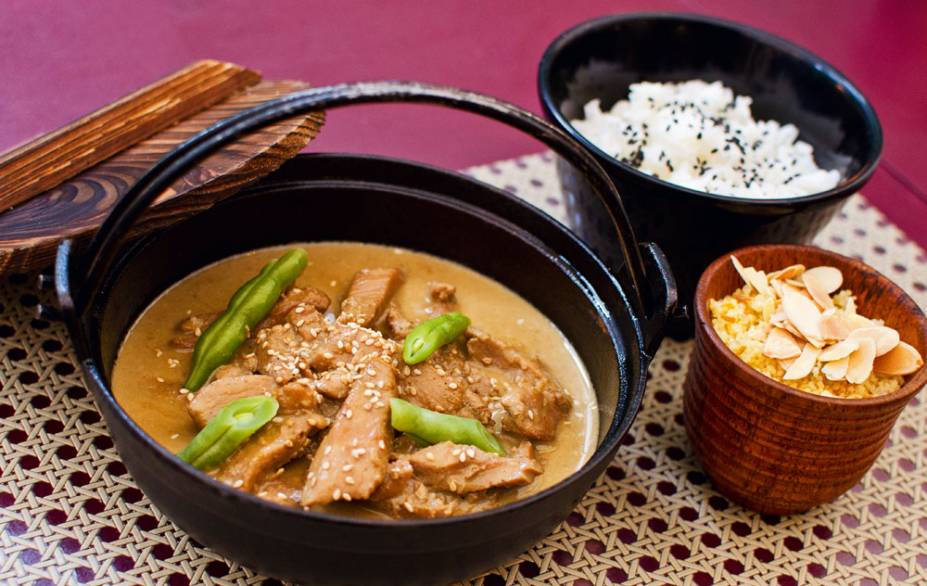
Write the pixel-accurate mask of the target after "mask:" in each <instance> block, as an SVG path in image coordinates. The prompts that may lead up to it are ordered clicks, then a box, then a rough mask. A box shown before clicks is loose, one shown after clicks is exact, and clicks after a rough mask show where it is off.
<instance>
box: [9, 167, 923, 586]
mask: <svg viewBox="0 0 927 586" xmlns="http://www.w3.org/2000/svg"><path fill="white" fill-rule="evenodd" d="M469 173H470V174H471V175H473V176H474V177H476V178H478V179H481V180H483V181H487V182H489V183H492V184H495V185H498V186H501V187H504V188H506V189H508V190H510V191H512V192H514V193H516V194H518V195H520V196H522V197H524V198H526V199H527V200H529V201H531V202H532V203H534V204H536V205H538V206H540V207H542V208H544V209H545V210H546V211H548V212H549V213H550V214H552V215H553V216H555V217H557V218H562V217H563V214H564V210H563V205H562V202H561V199H560V194H559V191H558V183H557V179H556V174H555V171H554V165H553V163H552V160H551V157H550V155H549V154H547V153H544V154H540V155H531V156H527V157H523V158H520V159H516V160H513V161H506V162H500V163H495V164H492V165H488V166H484V167H477V168H474V169H471V170H469ZM844 212H845V213H843V214H841V215H840V216H839V217H838V218H836V219H835V220H834V221H833V222H832V223H831V224H830V225H829V226H828V227H827V228H826V229H825V230H824V232H823V233H822V234H821V235H820V236H819V238H818V240H817V243H818V244H819V245H821V246H824V247H827V248H831V249H834V250H837V251H839V252H842V253H844V254H848V255H853V256H857V257H859V258H862V259H864V260H865V261H866V262H868V263H869V264H871V265H873V266H875V267H876V268H878V269H879V270H880V271H882V272H883V273H885V274H886V275H888V276H890V277H891V278H892V279H893V280H895V281H896V282H897V283H899V284H900V285H901V286H903V287H904V288H905V289H906V290H907V291H909V292H910V293H911V294H912V295H913V296H914V298H915V299H916V300H917V301H918V303H919V304H921V306H922V307H923V306H927V258H925V256H924V253H923V251H921V250H920V249H919V248H918V247H917V246H916V245H915V244H914V243H912V242H910V241H909V240H907V239H906V238H905V237H904V235H903V234H901V233H900V232H899V231H898V229H896V228H895V227H894V226H892V225H891V224H889V223H888V222H887V221H886V220H885V219H884V217H883V216H882V215H881V214H880V213H879V212H878V211H877V210H875V209H874V208H872V207H871V206H870V205H868V204H867V202H866V201H865V200H864V199H863V198H862V197H859V196H856V197H854V198H853V199H851V200H850V202H849V203H848V204H847V206H846V208H845V210H844ZM34 282H35V279H34V275H19V276H14V277H12V278H9V279H6V280H3V281H2V282H0V384H2V392H0V466H2V471H0V544H2V545H0V583H4V584H12V583H30V584H53V583H55V584H60V583H68V584H72V583H94V584H125V583H144V584H152V583H154V584H172V585H176V584H258V583H265V584H271V583H275V581H273V580H266V579H264V578H263V577H262V576H259V575H256V574H254V573H253V572H251V571H250V570H249V569H247V568H244V567H242V566H240V565H238V564H236V563H234V562H232V561H229V560H226V559H223V558H222V557H221V556H219V555H216V554H215V553H212V552H210V551H209V550H208V549H206V548H204V547H203V546H201V545H199V544H197V543H195V542H194V541H192V540H191V539H190V538H189V537H187V536H186V535H185V534H184V533H183V532H182V531H181V530H180V529H178V528H177V527H176V526H174V525H173V524H172V523H171V522H170V521H168V520H167V519H166V518H164V516H163V515H162V514H161V513H160V512H159V511H158V510H157V509H156V508H155V507H153V506H152V505H151V503H150V502H149V501H148V500H147V499H146V498H145V496H144V495H143V494H142V493H141V492H140V491H139V490H138V488H136V486H135V485H134V483H133V482H132V478H131V477H130V476H129V475H128V474H127V472H126V469H125V467H124V466H123V465H122V464H121V463H120V462H119V459H118V456H117V454H116V451H115V449H114V448H113V444H112V441H111V440H110V439H109V437H108V435H107V433H106V427H105V425H104V423H103V422H102V421H101V418H100V415H99V413H98V412H97V410H96V408H95V406H94V403H93V399H92V397H91V396H90V395H89V394H88V392H87V391H86V390H85V389H84V387H83V383H82V381H81V377H80V374H79V372H78V371H77V369H76V367H75V362H74V357H73V355H72V353H71V349H70V345H69V342H68V338H67V334H66V332H65V329H64V327H63V326H62V324H60V323H49V322H46V321H41V320H36V319H34V318H33V313H34V308H35V306H36V304H37V303H39V302H49V301H51V300H50V298H49V297H50V296H49V295H48V294H47V293H46V292H40V291H37V290H36V289H35V287H34ZM689 346H690V344H689V343H676V342H673V341H667V342H665V343H664V344H663V347H662V348H661V350H660V352H659V353H658V355H657V358H656V360H655V361H654V364H653V365H652V366H651V369H650V370H651V372H650V375H651V380H650V383H649V385H648V390H647V395H646V398H645V400H644V405H643V408H642V410H641V413H640V415H639V416H638V418H637V420H636V422H635V424H634V426H633V427H632V428H631V432H630V433H629V434H628V436H627V437H626V438H625V440H624V442H623V444H624V445H623V447H622V448H621V449H620V450H619V452H618V456H617V457H616V459H615V461H614V462H613V463H612V465H611V466H610V467H609V468H608V471H607V472H606V474H605V475H603V476H602V478H600V479H599V480H598V482H597V483H596V485H595V486H594V488H593V489H592V490H591V491H590V492H589V493H588V494H587V495H586V498H585V499H583V501H582V503H581V505H580V506H579V507H578V508H577V509H576V510H575V511H574V512H573V513H572V514H571V515H570V516H569V518H568V519H567V521H566V522H565V523H563V524H562V525H560V526H559V527H558V528H557V529H556V530H555V531H554V532H553V533H552V534H551V535H550V536H548V537H547V538H546V539H545V540H544V541H542V542H541V543H538V544H537V545H536V546H535V547H533V548H532V549H531V550H529V551H527V552H525V553H524V554H522V555H521V556H520V557H519V558H517V559H514V560H512V561H511V562H510V563H508V564H506V565H505V566H504V567H501V568H497V569H496V570H494V571H492V572H489V573H488V574H486V575H484V576H481V577H478V578H476V579H475V580H473V582H472V583H474V584H484V585H486V586H496V585H502V584H538V585H540V584H572V585H575V586H590V585H593V584H594V585H596V586H601V585H606V584H618V583H626V584H641V583H653V582H663V583H695V584H699V585H705V584H712V583H716V584H720V583H744V582H751V583H764V584H769V583H772V584H776V583H778V584H809V583H810V584H813V583H821V584H823V583H842V584H865V585H868V584H890V583H899V582H907V583H910V584H922V583H927V474H925V472H927V400H924V399H918V398H915V399H913V400H912V401H911V404H910V405H909V406H908V408H907V409H906V410H905V412H904V413H903V414H902V415H901V418H900V419H899V421H898V423H897V425H896V426H895V429H894V432H893V433H892V435H891V439H890V440H889V442H888V445H887V446H886V448H885V450H884V452H883V453H882V455H881V456H880V457H879V459H878V460H877V462H876V464H875V466H874V467H873V469H872V470H871V471H870V472H869V474H867V475H866V477H865V478H864V479H863V481H862V482H861V483H860V484H859V485H857V486H856V487H854V488H853V489H852V490H851V491H850V492H849V493H847V494H846V495H845V496H843V497H841V498H840V499H838V500H837V501H836V502H834V503H832V504H830V505H826V506H823V507H820V508H818V509H815V510H814V511H811V512H810V513H807V514H804V515H795V516H791V517H782V518H779V517H766V516H760V515H758V514H755V513H752V512H750V511H746V510H744V509H742V508H740V507H738V506H736V505H733V504H731V503H729V502H728V501H727V500H726V499H724V498H723V497H722V496H720V495H719V494H717V493H716V492H715V491H714V490H713V489H712V488H711V485H710V483H709V482H708V480H707V479H706V477H705V475H704V474H703V473H702V472H701V471H700V470H699V467H698V464H697V462H696V461H695V460H694V459H693V457H692V456H691V454H690V450H689V446H688V441H687V439H686V435H685V431H684V429H683V427H682V424H681V411H682V406H681V398H682V397H681V395H682V391H681V385H682V379H683V376H684V374H685V371H686V364H687V359H688V355H689V349H690V348H689Z"/></svg>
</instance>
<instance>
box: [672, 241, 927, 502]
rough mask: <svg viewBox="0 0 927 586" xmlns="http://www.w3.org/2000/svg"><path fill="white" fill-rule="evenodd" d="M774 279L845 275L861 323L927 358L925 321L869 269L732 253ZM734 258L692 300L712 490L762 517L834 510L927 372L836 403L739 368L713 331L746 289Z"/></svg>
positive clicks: (851, 263) (693, 370)
mask: <svg viewBox="0 0 927 586" xmlns="http://www.w3.org/2000/svg"><path fill="white" fill-rule="evenodd" d="M731 254H733V255H735V256H737V258H738V259H740V261H741V262H742V263H743V264H744V265H746V266H753V267H756V268H758V269H762V270H765V271H767V272H770V271H773V270H776V269H780V268H783V267H785V266H788V265H791V264H796V263H802V264H804V265H806V266H809V267H811V266H818V265H829V266H834V267H837V268H839V269H840V270H841V271H842V272H843V275H844V284H843V287H842V288H844V289H846V288H848V289H851V290H852V291H853V292H854V293H855V294H856V296H857V303H858V305H859V311H860V313H861V314H862V315H866V316H871V317H874V318H880V319H883V320H885V323H886V325H888V326H891V327H893V328H895V329H897V330H898V331H899V333H900V334H901V339H902V340H904V341H906V342H908V343H910V344H912V345H913V346H914V347H916V348H917V349H918V350H919V351H920V352H921V354H922V355H925V354H927V318H925V317H924V314H923V312H922V311H921V310H920V308H919V307H918V306H917V303H916V302H915V301H914V300H913V299H911V298H910V297H908V295H907V294H905V292H904V291H903V290H902V289H901V288H900V287H898V286H897V285H895V284H894V283H892V282H891V281H890V280H889V279H887V278H886V277H885V276H883V275H882V274H880V273H878V272H877V271H876V270H875V269H873V268H871V267H869V266H867V265H865V264H864V263H862V262H860V261H858V260H855V259H851V258H848V257H845V256H842V255H839V254H837V253H834V252H829V251H826V250H823V249H820V248H815V247H811V246H800V245H765V246H753V247H747V248H743V249H740V250H737V251H734V252H733V253H731ZM742 283H743V282H742V281H741V279H740V277H739V276H738V275H737V273H736V271H735V270H734V267H733V265H732V264H731V262H730V260H729V257H728V256H727V255H725V256H724V257H723V258H721V259H718V260H717V261H715V262H714V263H713V264H712V265H711V266H710V267H709V268H708V269H707V270H706V271H705V273H704V274H703V275H702V278H701V280H700V281H699V285H698V288H697V290H696V294H695V312H696V316H695V317H696V324H695V348H694V351H693V354H692V357H691V359H690V361H689V370H688V372H687V374H686V380H685V383H684V390H685V394H684V400H683V412H684V418H685V426H686V431H687V433H688V435H689V439H690V440H691V442H692V446H693V448H694V451H695V454H696V456H697V457H698V458H699V461H700V462H701V465H702V468H703V469H704V471H705V472H706V473H707V474H708V475H709V477H711V480H712V482H713V483H714V485H715V487H716V488H717V489H718V490H719V491H720V492H722V493H723V494H725V495H726V496H727V497H729V498H730V499H731V500H733V501H735V502H737V503H739V504H741V505H743V506H745V507H747V508H750V509H753V510H755V511H758V512H761V513H768V514H790V513H799V512H804V511H807V510H808V509H811V508H813V507H815V506H817V505H820V504H823V503H826V502H830V501H832V500H834V499H835V498H837V497H839V496H840V495H842V494H843V493H844V492H846V491H847V490H849V489H850V488H851V487H852V486H854V485H855V484H856V483H857V482H859V480H860V479H861V478H862V477H863V475H864V474H865V473H866V471H867V470H868V469H869V468H870V466H872V464H873V462H874V461H875V459H876V458H877V457H878V455H879V453H880V452H881V451H882V447H883V446H884V444H885V441H886V440H887V439H888V436H889V432H890V431H891V429H892V426H893V425H894V423H895V420H896V419H897V418H898V416H899V415H900V414H901V411H902V410H903V409H904V408H905V406H906V405H907V404H908V402H909V401H910V400H911V399H912V397H914V395H916V394H917V392H918V391H919V390H920V389H921V387H923V386H924V384H925V383H927V367H924V368H921V369H920V370H919V371H918V372H916V373H914V374H913V375H910V376H909V377H907V379H906V381H905V384H904V386H903V387H902V388H901V389H899V390H898V391H896V392H895V393H892V394H889V395H885V396H882V397H875V398H871V399H839V398H835V397H821V396H818V395H814V394H811V393H806V392H804V391H800V390H797V389H793V388H792V387H788V386H786V385H784V384H781V383H779V382H776V381H774V380H772V379H770V378H768V377H766V376H765V375H763V374H761V373H759V372H758V371H756V370H754V369H753V368H752V367H750V366H748V365H747V364H746V363H745V362H743V361H742V360H740V358H738V357H737V356H736V355H735V354H734V353H733V352H731V351H730V350H729V349H728V348H727V346H725V345H724V343H723V342H722V341H721V339H720V338H719V337H718V335H717V333H715V330H714V328H713V327H712V325H711V314H710V311H709V309H708V301H709V300H710V299H718V298H720V297H724V296H726V295H728V294H730V293H732V292H733V291H734V290H735V289H736V288H737V287H740V286H741V285H742Z"/></svg>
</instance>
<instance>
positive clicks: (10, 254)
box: [0, 81, 324, 274]
mask: <svg viewBox="0 0 927 586" xmlns="http://www.w3.org/2000/svg"><path fill="white" fill-rule="evenodd" d="M305 87H307V86H306V84H304V83H302V82H297V81H264V82H261V83H259V84H257V85H255V86H253V87H251V88H248V89H246V90H244V91H242V92H241V93H239V94H236V95H235V96H233V97H231V98H229V99H227V100H226V101H224V102H221V103H219V104H217V105H216V106H213V107H212V108H209V109H208V110H204V111H202V112H200V113H199V114H196V115H194V116H191V117H190V118H187V119H185V120H183V121H181V122H179V123H178V124H176V125H175V126H173V127H171V128H168V129H167V130H164V131H161V132H159V133H158V134H156V135H154V136H153V137H151V138H150V139H148V140H145V141H143V142H140V143H138V144H137V145H135V146H134V147H131V148H129V149H126V150H125V151H123V152H121V153H119V154H117V155H115V156H114V157H112V158H110V159H109V160H107V161H105V162H103V163H101V164H99V165H97V166H95V167H92V168H90V169H88V170H86V171H84V172H83V173H81V174H79V175H77V176H75V177H74V178H73V179H70V180H68V181H66V182H65V183H62V184H61V185H59V186H57V187H55V188H54V189H51V190H49V191H47V192H45V193H42V194H41V195H38V196H36V197H34V198H33V199H31V200H29V201H27V202H25V203H23V204H22V205H20V206H18V207H16V208H13V209H11V210H9V211H7V212H4V213H2V214H0V274H4V273H10V272H25V271H30V270H34V269H39V268H43V267H45V266H48V265H49V264H50V263H51V262H52V260H53V258H54V254H55V248H56V246H57V245H58V243H59V242H60V241H61V240H63V239H65V238H76V239H77V241H78V243H79V244H83V243H84V242H86V240H87V239H88V237H89V236H91V235H92V234H93V233H94V231H95V230H96V228H97V227H98V226H99V225H100V224H101V223H102V221H103V219H104V218H105V217H106V215H107V213H109V210H110V209H111V208H112V206H113V204H114V203H115V202H116V201H117V200H118V198H119V197H120V196H121V195H122V194H123V193H125V191H126V190H127V189H128V187H129V186H131V185H132V184H133V183H134V182H135V181H136V180H137V179H138V178H139V177H141V176H142V174H144V172H145V171H146V170H147V169H148V168H149V167H151V165H152V164H154V163H155V162H156V161H157V160H159V159H160V158H161V157H162V156H163V155H164V154H165V153H167V152H168V151H170V150H171V149H173V148H174V147H175V146H177V145H178V144H180V143H181V142H183V141H185V140H186V139H188V138H190V137H191V136H193V135H194V134H196V133H197V132H199V131H200V130H202V129H204V128H206V127H208V126H209V125H211V124H213V123H215V122H217V121H219V120H221V119H223V118H227V117H228V116H231V115H233V114H235V113H237V112H240V111H242V110H245V109H247V108H250V107H252V106H255V105H257V104H259V103H261V102H264V101H266V100H268V99H271V98H274V97H278V96H282V95H285V94H288V93H290V92H293V91H296V90H299V89H304V88H305ZM323 123H324V114H322V113H314V114H311V115H309V116H294V117H293V118H289V119H287V120H285V121H283V122H280V123H278V124H275V125H273V126H269V127H267V128H265V129H262V130H259V131H257V132H255V133H252V134H250V135H248V136H246V137H244V138H243V139H241V140H239V141H238V142H236V143H235V144H233V145H230V146H229V147H227V148H225V149H223V150H221V151H220V152H218V153H216V154H215V155H213V156H211V157H209V158H208V159H207V160H206V161H204V162H203V163H202V164H201V165H199V166H197V167H196V168H194V169H193V170H191V171H190V172H189V173H187V175H186V176H184V177H183V179H181V180H180V181H178V182H176V183H175V184H174V185H173V186H172V188H171V189H170V190H168V191H167V192H165V193H164V195H162V196H161V197H160V198H159V199H158V202H157V205H156V206H155V207H153V208H152V209H151V210H150V211H149V213H148V214H147V215H146V216H145V217H144V218H143V220H142V221H141V222H140V223H139V225H138V226H137V227H136V230H135V233H144V232H147V231H150V230H154V229H157V228H158V227H162V226H164V225H166V224H168V223H171V222H173V221H175V220H176V219H178V218H180V217H184V216H186V215H189V214H191V213H194V212H196V211H197V210H201V209H205V208H207V207H209V206H211V205H212V204H213V203H215V202H217V201H220V200H221V199H223V198H225V197H228V196H229V195H231V194H233V193H235V192H236V191H237V190H239V189H240V188H241V187H242V186H244V185H247V184H249V183H251V182H253V181H255V180H256V179H258V178H260V177H263V176H264V175H267V174H268V173H270V172H272V171H274V170H275V169H277V168H278V167H279V166H280V165H281V164H282V163H283V162H284V161H286V160H287V159H289V158H291V157H293V156H295V155H296V154H297V153H298V152H299V151H300V150H301V149H302V148H303V147H305V146H306V144H308V143H309V141H310V140H312V139H313V138H314V137H315V136H316V135H317V134H318V132H319V130H320V129H321V127H322V124H323Z"/></svg>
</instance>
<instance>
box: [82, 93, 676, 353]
mask: <svg viewBox="0 0 927 586" xmlns="http://www.w3.org/2000/svg"><path fill="white" fill-rule="evenodd" d="M386 102H405V103H428V104H436V105H443V106H448V107H451V108H455V109H458V110H464V111H467V112H472V113H475V114H480V115H482V116H486V117H488V118H492V119H495V120H497V121H499V122H502V123H504V124H507V125H508V126H511V127H514V128H517V129H519V130H521V131H523V132H525V133H527V134H529V135H531V136H533V137H534V138H536V139H537V140H539V141H540V142H543V143H544V144H546V145H547V146H548V147H550V148H551V149H553V150H554V151H555V152H556V153H557V154H559V155H560V156H561V157H563V158H564V159H565V160H567V161H569V162H570V163H571V164H572V165H574V166H575V167H576V168H577V170H578V171H579V172H580V173H582V174H583V175H584V176H585V177H586V179H587V180H588V181H589V184H590V185H591V187H592V191H593V192H595V194H596V195H597V196H598V197H599V199H600V200H601V201H602V203H603V204H604V205H605V208H606V209H607V210H608V214H609V220H610V221H611V223H612V225H613V226H614V229H615V233H616V234H617V241H616V242H617V245H618V246H619V247H620V249H621V257H622V259H623V260H624V262H625V265H624V266H620V265H619V266H612V267H610V268H611V270H612V272H613V274H614V276H615V277H616V278H619V279H620V276H621V275H622V274H623V273H626V274H627V280H628V281H629V282H628V285H629V286H630V287H629V288H630V291H629V298H630V300H631V302H632V304H633V305H634V306H635V307H634V309H635V310H636V312H637V315H641V316H647V319H646V323H645V324H644V327H643V329H644V335H645V343H646V342H647V340H646V339H647V338H651V339H653V338H655V337H656V338H658V337H659V331H660V330H662V325H663V322H664V321H665V319H666V314H667V309H668V308H667V303H668V302H669V303H674V302H675V291H674V286H673V282H672V277H671V276H669V275H670V273H669V271H668V268H667V266H666V264H665V259H664V258H663V255H662V253H659V249H656V248H655V247H654V245H648V247H645V248H644V249H643V250H644V255H642V254H641V250H642V249H641V247H639V246H638V244H637V240H636V239H635V237H634V232H633V231H632V229H631V225H630V222H629V221H628V217H627V215H626V214H625V211H624V207H623V205H622V203H621V199H620V197H619V195H618V192H617V190H616V189H615V186H614V184H613V183H612V181H611V179H609V177H608V175H607V174H606V173H605V171H604V170H603V169H602V168H601V167H600V166H599V164H598V163H597V162H596V161H595V159H594V158H593V157H592V155H591V154H589V153H588V152H586V150H584V149H583V148H582V146H580V144H579V143H578V142H576V141H575V140H573V139H572V138H571V137H569V136H568V135H567V134H565V133H564V132H562V131H561V130H559V129H557V128H555V127H554V126H552V125H550V124H548V123H547V122H545V121H544V120H542V119H541V118H539V117H537V116H535V115H534V114H531V113H530V112H528V111H526V110H523V109H521V108H519V107H517V106H514V105H512V104H509V103H506V102H503V101H500V100H497V99H495V98H491V97H489V96H485V95H482V94H478V93H474V92H469V91H465V90H460V89H456V88H450V87H442V86H435V85H428V84H422V83H415V82H402V81H381V82H360V83H350V84H341V85H334V86H329V87H320V88H313V89H308V90H304V91H299V92H295V93H292V94H289V95H286V96H283V97H280V98H276V99H274V100H270V101H268V102H265V103H264V104H260V105H258V106H255V107H253V108H251V109H248V110H245V111H244V112H241V113H239V114H236V115H235V116H232V117H230V118H227V119H225V120H222V121H220V122H217V123H216V124H214V125H213V126H211V127H209V128H207V129H205V130H203V131H202V132H200V133H199V134H197V135H196V136H193V137H192V138H190V139H189V140H187V141H186V142H185V143H183V144H181V145H180V146H178V147H177V148H175V149H174V150H173V151H171V152H170V153H168V154H167V155H165V156H164V158H162V159H161V160H160V161H158V162H157V163H156V164H155V165H154V166H153V167H152V168H151V169H150V170H149V171H148V172H147V173H145V175H144V176H142V177H141V178H140V179H139V180H138V181H137V182H136V183H135V184H134V185H133V186H132V187H131V188H130V189H129V190H128V192H126V194H125V196H123V197H122V198H121V199H120V201H119V202H118V203H117V204H116V205H115V206H114V207H113V210H112V212H111V213H110V214H109V216H108V217H107V218H106V220H105V221H104V222H103V225H102V226H101V227H100V230H99V232H98V233H97V235H96V237H95V238H94V240H93V242H92V243H91V245H90V247H89V250H88V254H87V256H86V257H85V258H88V259H89V261H88V264H87V265H86V266H85V270H84V271H83V274H84V275H85V278H84V281H83V283H82V284H81V285H80V286H79V287H78V288H76V289H77V296H76V299H74V302H75V309H76V310H77V313H78V315H80V314H81V313H84V311H85V310H86V309H87V308H89V307H90V303H91V301H92V300H91V298H90V297H91V295H92V292H93V291H98V290H100V287H101V285H102V284H103V282H104V281H105V280H106V278H107V275H108V274H109V271H110V269H111V267H112V264H113V262H114V259H115V257H116V254H117V251H118V245H119V244H120V242H121V241H122V237H123V235H124V234H125V233H126V232H127V231H128V229H129V227H131V226H132V224H133V223H134V222H135V221H136V219H137V218H138V217H139V215H141V214H142V212H144V211H145V210H146V209H147V208H148V206H149V205H151V203H152V202H153V201H154V200H155V198H157V197H158V195H160V194H161V193H162V192H164V191H165V190H166V189H168V188H169V187H170V186H171V185H172V184H173V183H174V182H175V181H176V180H177V179H179V178H181V177H182V176H183V175H184V174H185V173H186V172H187V170H188V169H190V167H192V166H193V165H195V164H197V163H199V162H200V161H202V160H203V159H205V158H206V157H207V156H209V155H210V154H212V153H214V152H215V151H217V150H218V149H220V148H221V147H223V146H225V145H227V144H229V143H231V142H233V141H235V140H236V139H238V138H240V137H241V136H243V135H245V134H247V133H249V132H253V131H255V130H258V129H260V128H262V127H264V126H267V125H269V124H273V123H275V122H279V121H280V120H283V119H285V118H288V117H290V116H294V115H297V114H305V113H308V112H312V111H317V110H328V109H333V108H338V107H341V106H346V105H355V104H370V103H386ZM654 251H655V252H656V254H654ZM645 258H646V261H647V262H646V263H645ZM645 266H646V267H647V269H645ZM648 269H649V270H648ZM648 273H649V275H648ZM648 276H650V277H651V278H650V279H648ZM667 277H668V280H667Z"/></svg>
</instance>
